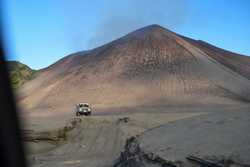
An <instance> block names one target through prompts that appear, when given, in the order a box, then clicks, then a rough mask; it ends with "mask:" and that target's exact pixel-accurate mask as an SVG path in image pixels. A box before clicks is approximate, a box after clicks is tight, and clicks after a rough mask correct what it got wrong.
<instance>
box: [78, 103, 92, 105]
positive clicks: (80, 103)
mask: <svg viewBox="0 0 250 167" xmlns="http://www.w3.org/2000/svg"><path fill="white" fill-rule="evenodd" d="M79 104H83V105H84V104H85V105H89V103H78V104H77V105H79Z"/></svg>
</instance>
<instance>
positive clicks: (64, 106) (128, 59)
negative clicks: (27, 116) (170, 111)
mask: <svg viewBox="0 0 250 167" xmlns="http://www.w3.org/2000/svg"><path fill="white" fill-rule="evenodd" d="M204 48H205V49H204ZM210 50H212V49H210V48H209V47H207V46H206V47H201V45H200V42H199V41H195V40H192V39H189V38H186V37H182V36H180V35H178V34H175V33H173V32H171V31H169V30H167V29H165V28H163V27H160V26H158V25H151V26H147V27H144V28H141V29H139V30H136V31H134V32H132V33H130V34H128V35H126V36H124V37H122V38H119V39H117V40H115V41H113V42H111V43H108V44H106V45H103V46H101V47H98V48H96V49H93V50H90V51H86V52H79V53H75V54H72V55H70V56H67V57H65V58H63V59H61V60H60V61H58V62H56V63H55V64H53V65H51V66H49V67H48V68H46V69H43V70H42V71H41V72H40V73H39V75H38V76H37V77H36V78H35V79H34V80H32V81H30V82H28V83H26V84H25V85H24V86H23V87H22V89H21V94H22V96H21V97H20V102H21V105H22V106H24V109H25V110H29V111H34V110H37V111H71V110H72V106H73V105H74V104H75V103H78V102H83V101H84V102H85V101H86V102H89V103H91V104H93V105H94V107H95V108H114V107H134V106H172V105H178V106H179V105H197V104H218V103H219V104H228V103H232V102H240V101H249V100H250V82H249V80H248V79H247V77H246V76H248V75H249V73H248V71H247V70H245V71H244V70H242V69H240V67H239V66H237V65H234V69H233V68H231V67H230V63H223V62H225V61H227V60H229V59H230V57H234V54H231V55H230V56H229V58H227V57H226V56H225V55H227V53H224V56H223V60H221V59H219V58H216V57H217V55H218V57H219V55H221V53H220V52H219V51H218V50H214V49H213V50H212V51H211V52H210ZM214 53H215V54H214ZM231 64H232V63H231ZM247 67H248V68H249V66H247ZM238 68H239V70H241V71H244V74H240V73H239V71H237V70H235V69H238Z"/></svg>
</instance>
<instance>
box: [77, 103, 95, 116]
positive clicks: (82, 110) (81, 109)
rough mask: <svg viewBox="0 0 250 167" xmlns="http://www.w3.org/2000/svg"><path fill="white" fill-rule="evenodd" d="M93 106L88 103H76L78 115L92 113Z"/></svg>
mask: <svg viewBox="0 0 250 167" xmlns="http://www.w3.org/2000/svg"><path fill="white" fill-rule="evenodd" d="M91 112H92V110H91V108H90V105H89V104H88V103H79V104H77V105H76V116H80V115H85V116H88V115H91Z"/></svg>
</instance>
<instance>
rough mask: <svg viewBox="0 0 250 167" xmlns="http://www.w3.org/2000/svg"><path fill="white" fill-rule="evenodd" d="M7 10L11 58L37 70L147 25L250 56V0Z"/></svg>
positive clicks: (26, 0)
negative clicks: (162, 27)
mask: <svg viewBox="0 0 250 167" xmlns="http://www.w3.org/2000/svg"><path fill="white" fill-rule="evenodd" d="M3 9H4V10H3V14H4V15H3V16H4V18H3V21H4V37H5V48H6V53H7V58H8V59H9V60H19V61H21V62H23V63H25V64H27V65H29V66H30V67H32V68H35V69H40V68H43V67H46V66H48V65H50V64H52V63H54V62H55V61H57V60H59V59H60V58H62V57H64V56H67V55H68V54H70V53H74V52H77V51H82V50H87V49H91V48H94V47H96V46H99V45H102V44H104V43H106V42H109V41H111V40H113V39H115V38H118V37H120V36H122V35H125V34H126V33H128V32H130V31H132V30H135V29H137V28H140V27H143V26H146V25H149V24H159V25H162V26H164V27H166V28H169V29H170V30H172V31H175V32H177V33H179V34H182V35H185V36H188V37H191V38H194V39H201V40H204V41H207V42H209V43H211V44H214V45H216V46H219V47H221V48H224V49H227V50H231V51H234V52H237V53H241V54H245V55H250V28H249V27H250V12H249V11H250V1H249V0H216V1H215V0H136V1H134V0H123V1H117V0H36V1H35V0H22V1H20V0H3Z"/></svg>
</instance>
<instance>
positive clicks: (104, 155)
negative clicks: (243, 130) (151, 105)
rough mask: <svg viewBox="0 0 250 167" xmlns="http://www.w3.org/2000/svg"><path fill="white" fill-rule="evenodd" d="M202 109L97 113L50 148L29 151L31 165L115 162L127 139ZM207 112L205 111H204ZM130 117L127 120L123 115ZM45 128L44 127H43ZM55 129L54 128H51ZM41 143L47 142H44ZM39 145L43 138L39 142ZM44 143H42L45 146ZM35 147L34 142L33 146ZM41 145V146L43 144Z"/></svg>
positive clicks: (99, 164) (91, 164)
mask: <svg viewBox="0 0 250 167" xmlns="http://www.w3.org/2000/svg"><path fill="white" fill-rule="evenodd" d="M200 114H201V113H186V114H183V113H158V114H150V113H137V114H123V115H107V116H93V117H89V118H82V122H81V123H80V124H78V125H77V127H76V128H74V129H73V130H72V131H70V132H68V133H67V140H66V141H64V142H62V143H61V144H59V145H58V146H55V147H56V148H54V147H51V148H50V149H51V150H50V151H49V149H48V151H44V150H42V151H41V150H37V149H36V150H35V151H36V152H37V153H34V150H33V154H30V155H29V161H30V163H31V166H41V167H42V166H54V167H57V166H60V167H61V166H68V165H74V166H88V167H91V166H93V167H97V166H102V167H103V166H112V164H113V163H114V160H115V159H116V158H118V156H119V153H120V152H121V151H122V150H123V147H124V144H125V141H126V139H127V138H129V137H130V136H135V135H138V134H141V133H143V132H145V131H146V130H148V129H152V128H154V127H157V126H160V125H162V124H166V123H167V122H172V121H176V120H179V119H184V118H188V117H193V116H197V115H200ZM203 114H204V113H203ZM124 117H128V118H129V121H128V122H127V123H126V122H124V121H123V120H120V121H119V119H121V118H124ZM40 130H41V129H40ZM51 130H52V129H51ZM40 144H41V145H44V146H46V145H45V144H44V143H40ZM38 145H39V142H38ZM41 145H40V147H41ZM31 147H32V146H31ZM40 149H41V148H40Z"/></svg>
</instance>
